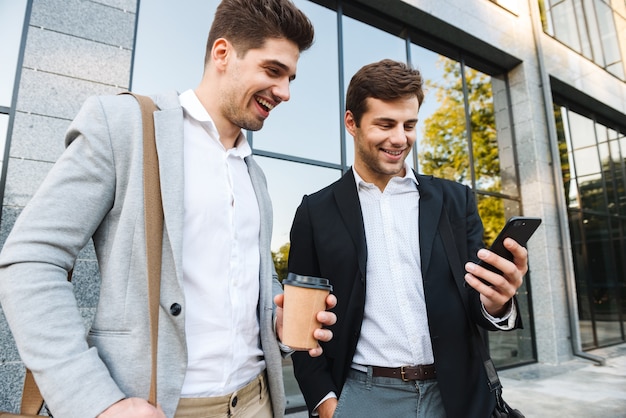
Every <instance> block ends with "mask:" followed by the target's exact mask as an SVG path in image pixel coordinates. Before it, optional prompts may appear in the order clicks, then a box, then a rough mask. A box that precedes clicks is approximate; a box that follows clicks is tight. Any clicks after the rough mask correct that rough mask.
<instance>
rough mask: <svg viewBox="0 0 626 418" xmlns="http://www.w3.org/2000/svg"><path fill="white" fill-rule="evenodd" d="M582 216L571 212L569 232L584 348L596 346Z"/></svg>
mask: <svg viewBox="0 0 626 418" xmlns="http://www.w3.org/2000/svg"><path fill="white" fill-rule="evenodd" d="M582 223H583V220H582V214H581V213H580V212H574V211H570V212H569V232H570V239H571V241H572V256H573V261H574V277H575V280H576V298H577V305H578V321H579V322H578V323H579V327H580V338H581V342H582V348H583V349H588V348H591V347H593V346H594V337H593V323H592V312H591V303H590V300H591V299H590V295H591V290H590V288H589V270H588V269H587V267H586V263H585V245H584V241H583V236H582V228H581V226H582Z"/></svg>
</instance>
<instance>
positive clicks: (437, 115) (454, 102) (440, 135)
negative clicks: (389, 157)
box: [419, 56, 471, 185]
mask: <svg viewBox="0 0 626 418" xmlns="http://www.w3.org/2000/svg"><path fill="white" fill-rule="evenodd" d="M436 67H437V68H438V70H439V75H440V76H441V77H440V78H437V79H435V80H433V79H427V80H426V87H427V89H428V92H429V99H430V100H432V99H433V98H435V100H436V102H437V103H438V104H439V106H438V107H437V108H436V109H434V111H433V112H432V113H431V114H430V115H429V116H427V117H425V118H423V120H424V136H423V139H422V141H421V143H420V150H419V165H420V169H421V171H422V172H423V173H425V174H432V175H434V176H437V177H441V178H445V179H449V180H453V181H459V182H461V183H464V184H468V185H471V173H470V167H469V161H470V159H469V154H468V152H469V146H468V141H467V131H466V129H465V126H466V123H465V121H466V118H465V105H464V95H463V80H462V78H461V66H460V64H459V63H458V62H456V61H454V60H451V59H449V58H446V57H443V56H441V57H439V59H438V60H437V63H436ZM433 96H434V97H433Z"/></svg>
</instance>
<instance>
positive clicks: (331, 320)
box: [316, 311, 337, 326]
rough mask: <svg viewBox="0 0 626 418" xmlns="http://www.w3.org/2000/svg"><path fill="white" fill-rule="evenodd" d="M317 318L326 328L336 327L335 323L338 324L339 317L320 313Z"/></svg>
mask: <svg viewBox="0 0 626 418" xmlns="http://www.w3.org/2000/svg"><path fill="white" fill-rule="evenodd" d="M316 318H317V320H318V321H319V322H321V323H322V324H324V325H326V326H330V325H335V322H337V315H335V314H334V313H332V312H328V311H320V312H318V313H317V315H316Z"/></svg>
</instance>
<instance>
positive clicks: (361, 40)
mask: <svg viewBox="0 0 626 418" xmlns="http://www.w3.org/2000/svg"><path fill="white" fill-rule="evenodd" d="M342 25H343V56H344V58H343V59H344V62H343V65H344V72H343V77H344V91H343V95H344V96H343V97H345V94H346V90H347V89H348V85H349V83H350V79H351V78H352V76H353V75H354V73H356V72H357V71H358V70H359V69H360V68H361V67H362V66H364V65H366V64H370V63H372V62H376V61H380V60H381V59H384V58H390V59H393V60H396V61H402V62H406V61H407V58H406V43H405V41H404V40H403V39H401V38H398V37H397V36H393V35H390V34H389V33H387V32H384V31H382V30H380V29H377V28H375V27H373V26H369V25H366V24H365V23H362V22H359V21H358V20H355V19H352V18H351V17H348V16H343V18H342ZM343 110H344V109H342V111H343ZM342 123H343V119H342ZM342 126H343V124H342ZM344 131H345V129H344ZM345 138H346V164H347V165H349V166H350V165H352V163H353V162H354V141H353V140H352V137H351V136H350V135H349V134H348V133H347V132H345ZM407 162H409V164H410V165H412V162H411V161H409V159H407Z"/></svg>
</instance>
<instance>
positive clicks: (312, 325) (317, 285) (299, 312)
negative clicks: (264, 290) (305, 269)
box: [282, 273, 333, 350]
mask: <svg viewBox="0 0 626 418" xmlns="http://www.w3.org/2000/svg"><path fill="white" fill-rule="evenodd" d="M283 286H284V290H285V298H284V302H283V338H282V343H283V344H285V345H288V346H289V347H291V348H292V349H294V350H309V349H311V348H315V347H317V340H316V339H315V337H313V331H314V330H315V329H316V328H321V326H322V324H321V323H320V322H319V321H318V320H317V319H316V315H317V313H318V312H320V311H324V310H326V296H328V294H329V293H330V292H331V291H332V289H333V287H332V286H331V285H330V284H329V283H328V279H322V278H319V277H312V276H301V275H299V274H294V273H289V274H288V275H287V278H286V279H285V280H283Z"/></svg>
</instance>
